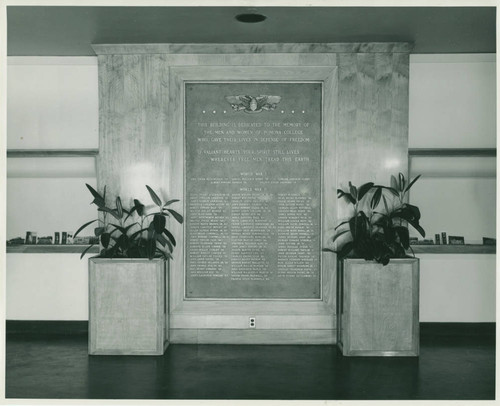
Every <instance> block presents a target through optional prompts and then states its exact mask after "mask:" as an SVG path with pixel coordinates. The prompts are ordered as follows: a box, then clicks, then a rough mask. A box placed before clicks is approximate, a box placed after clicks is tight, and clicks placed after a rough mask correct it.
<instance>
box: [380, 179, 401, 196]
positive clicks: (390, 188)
mask: <svg viewBox="0 0 500 406" xmlns="http://www.w3.org/2000/svg"><path fill="white" fill-rule="evenodd" d="M393 178H394V176H393ZM394 179H396V178H394ZM382 188H384V189H386V190H388V191H389V192H391V193H392V194H393V195H394V196H396V197H399V192H398V191H397V189H395V188H393V187H388V186H382Z"/></svg>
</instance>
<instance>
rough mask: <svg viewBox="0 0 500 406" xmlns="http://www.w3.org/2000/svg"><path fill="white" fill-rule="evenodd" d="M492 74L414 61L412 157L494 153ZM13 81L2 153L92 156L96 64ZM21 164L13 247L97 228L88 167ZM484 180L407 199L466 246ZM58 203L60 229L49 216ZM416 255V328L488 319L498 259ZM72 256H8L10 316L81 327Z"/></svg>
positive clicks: (56, 64)
mask: <svg viewBox="0 0 500 406" xmlns="http://www.w3.org/2000/svg"><path fill="white" fill-rule="evenodd" d="M33 62H34V63H33ZM495 69H496V64H495V60H494V57H492V56H490V55H412V56H411V57H410V121H409V142H410V148H493V147H495V146H496V104H495V103H496V93H495V90H496V82H495ZM8 74H9V77H8V90H9V93H8V120H9V121H8V140H7V141H8V148H11V149H19V148H61V149H66V148H97V145H98V136H97V126H98V125H97V123H98V117H97V115H98V101H97V66H96V58H40V57H32V58H9V67H8ZM40 78H42V79H43V80H39V79H40ZM24 105H26V106H27V108H24V107H23V106H24ZM10 161H11V160H10ZM47 162H49V161H47ZM16 165H17V166H16ZM37 165H39V164H37V163H36V162H34V161H32V162H31V163H29V165H28V166H29V168H36V167H37ZM22 166H23V165H18V164H13V163H12V161H11V163H10V164H9V171H10V176H9V178H8V183H7V186H8V192H7V193H8V196H7V199H8V207H7V210H8V221H7V226H8V229H7V233H8V235H9V236H10V237H13V236H17V234H19V233H21V232H22V231H23V230H24V231H26V230H28V229H30V230H31V229H33V227H36V228H37V230H33V231H38V232H39V233H43V231H42V230H46V231H47V233H48V232H49V231H52V229H57V230H61V231H62V230H68V231H69V230H72V229H73V228H74V226H75V223H76V224H78V225H79V224H81V223H82V222H83V221H84V220H85V219H87V218H89V220H90V219H92V218H94V217H93V213H94V212H93V209H92V208H91V207H90V206H89V205H88V202H90V199H88V196H89V195H88V192H87V191H86V189H85V187H84V183H85V182H86V181H88V182H90V183H92V181H93V182H94V183H93V184H95V177H94V175H90V176H89V173H90V172H89V170H88V168H89V166H88V165H87V164H81V165H80V166H79V168H80V169H78V170H76V173H77V174H76V175H75V171H71V170H69V169H67V170H66V175H64V176H62V177H56V176H55V175H54V173H55V172H54V169H53V168H54V167H57V163H55V162H54V161H52V163H51V164H50V165H47V166H45V165H44V167H43V168H42V169H40V171H41V177H40V176H39V177H36V176H34V175H33V174H35V173H38V172H39V171H38V170H33V169H29V170H28V172H26V173H24V175H23V172H22V170H20V169H19V168H20V167H22ZM66 168H67V167H66ZM85 168H87V169H85ZM30 171H31V172H30ZM63 172H64V171H63ZM444 172H446V171H444ZM78 173H79V175H78ZM448 173H454V171H448ZM481 173H482V175H481V174H480V175H478V173H475V174H474V175H473V176H469V175H467V174H463V175H464V176H460V177H456V176H455V177H454V179H452V180H450V178H449V176H439V177H435V176H431V175H429V174H428V175H426V176H424V177H423V178H422V179H421V180H420V181H419V182H417V184H415V186H414V190H413V193H412V195H411V200H412V202H414V203H416V204H417V205H419V206H420V207H421V209H422V215H423V218H422V222H423V225H424V228H426V230H427V231H428V234H430V235H433V234H434V233H435V232H438V231H447V232H448V234H453V233H456V234H458V235H466V236H467V239H469V240H471V241H475V240H479V239H480V238H481V237H482V236H494V235H495V234H496V230H495V227H494V225H495V221H493V220H491V219H492V218H494V216H495V207H496V203H495V195H496V189H495V186H496V178H495V177H494V176H492V171H491V165H489V166H488V165H487V169H485V170H484V171H483V172H481ZM485 173H486V175H485ZM44 174H45V175H44ZM71 174H72V175H71ZM441 175H443V172H442V173H441ZM450 182H451V183H450ZM453 182H455V183H453ZM80 186H81V187H80ZM440 191H441V193H440ZM443 191H444V193H443ZM465 195H467V196H468V197H464V196H465ZM53 199H56V200H57V201H59V203H57V204H58V206H57V209H56V210H53V211H54V212H55V211H57V210H60V211H61V212H62V213H64V214H63V215H62V216H60V218H65V219H66V220H64V223H57V221H59V220H58V218H59V217H58V216H53V214H49V213H51V210H52V204H53ZM35 206H37V207H35ZM88 210H90V212H89V211H88ZM44 213H45V215H44ZM51 216H52V217H51ZM89 216H90V217H89ZM465 217H467V218H465ZM82 219H83V221H82ZM461 224H463V226H461ZM437 230H438V231H437ZM54 231H55V230H54ZM39 235H40V234H39ZM420 257H421V285H420V286H421V289H420V297H421V302H420V306H421V311H420V320H421V321H423V322H484V321H495V277H496V276H495V273H496V270H495V255H449V254H448V255H444V254H443V255H430V254H426V255H420ZM78 258H79V255H78V254H8V255H7V318H8V319H12V320H16V319H17V320H86V319H87V317H88V313H87V279H86V278H87V273H86V266H87V265H86V264H87V263H86V260H82V261H80V260H79V259H78Z"/></svg>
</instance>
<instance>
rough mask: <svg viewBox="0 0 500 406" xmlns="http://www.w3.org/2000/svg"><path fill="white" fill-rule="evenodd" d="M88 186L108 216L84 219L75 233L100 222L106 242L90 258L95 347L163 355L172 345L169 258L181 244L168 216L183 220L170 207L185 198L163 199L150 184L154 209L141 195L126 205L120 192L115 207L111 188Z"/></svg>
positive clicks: (97, 231)
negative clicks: (108, 197) (108, 192)
mask: <svg viewBox="0 0 500 406" xmlns="http://www.w3.org/2000/svg"><path fill="white" fill-rule="evenodd" d="M87 188H88V189H89V190H90V193H91V194H92V196H93V197H94V200H93V201H92V203H93V204H95V205H96V206H97V210H98V211H99V212H101V213H102V219H101V218H98V219H95V220H92V221H89V222H87V223H85V224H83V225H82V226H81V227H80V228H79V229H78V230H77V232H76V233H75V236H76V235H77V234H78V233H80V232H81V231H82V230H83V229H85V228H86V227H88V226H89V225H90V224H93V223H96V222H97V227H95V229H94V233H95V235H96V236H97V237H99V241H100V244H101V246H102V249H101V251H100V253H99V255H98V256H96V257H93V258H90V259H89V353H90V354H106V355H120V354H122V355H125V354H127V355H161V354H163V353H164V352H165V349H166V347H167V345H168V317H167V315H168V288H167V286H166V285H167V283H168V266H167V265H168V262H167V260H169V259H172V252H173V250H174V247H175V245H176V240H175V238H174V236H173V235H172V233H171V232H170V231H169V230H168V229H167V226H166V225H167V218H168V217H172V218H174V220H176V221H177V222H179V223H182V222H183V217H182V215H180V214H179V213H178V212H177V211H175V210H174V209H172V208H171V207H170V205H172V204H173V203H175V202H178V201H179V200H177V199H173V200H168V201H166V202H165V203H163V202H162V200H161V199H160V197H159V196H158V195H157V194H156V193H155V192H154V191H153V189H151V188H150V187H149V186H146V188H147V190H148V192H149V195H150V196H151V199H152V201H153V203H154V205H153V208H152V210H151V208H150V207H146V206H145V205H144V204H143V203H141V202H140V201H139V200H137V199H133V206H132V207H131V208H130V209H125V208H124V207H123V205H122V201H121V199H120V197H116V199H115V207H109V206H108V205H106V188H104V192H103V194H102V195H101V194H100V193H98V192H97V191H96V190H95V189H94V188H92V187H91V186H90V185H87ZM110 217H111V219H110ZM92 246H93V244H91V245H90V246H89V247H87V248H86V249H85V251H84V252H83V253H82V254H81V257H80V258H82V257H83V256H84V255H85V253H86V252H87V251H88V250H89V249H90V248H91V247H92Z"/></svg>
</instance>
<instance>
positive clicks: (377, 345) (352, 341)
mask: <svg viewBox="0 0 500 406" xmlns="http://www.w3.org/2000/svg"><path fill="white" fill-rule="evenodd" d="M419 177H420V175H419V176H417V177H416V178H415V179H413V180H412V181H411V182H407V181H406V178H405V176H404V175H403V174H401V173H400V174H399V175H398V178H396V177H394V176H391V186H388V187H387V186H380V185H375V184H374V183H372V182H369V183H365V184H363V185H362V186H360V187H359V188H357V187H355V186H353V185H352V184H351V182H349V189H348V190H347V191H344V190H342V189H338V190H337V196H338V198H339V199H340V198H342V199H344V200H346V201H347V202H348V203H349V204H350V205H352V209H353V210H352V215H351V216H350V218H348V219H346V220H345V221H342V222H341V223H340V224H339V225H338V226H337V227H336V230H337V231H336V234H335V235H334V236H333V238H332V242H337V249H336V250H335V249H333V248H324V249H323V251H329V252H334V253H336V254H337V258H338V260H339V262H338V263H339V267H338V270H337V343H338V345H339V347H340V348H341V350H342V352H343V354H344V355H365V356H370V355H398V356H416V355H418V353H419V319H418V312H419V306H418V301H419V262H418V259H417V258H414V256H410V255H408V253H407V250H411V247H410V238H409V231H408V226H409V225H411V226H412V227H413V228H415V229H416V230H417V231H418V232H419V233H420V234H421V235H422V236H424V237H425V231H424V229H423V228H422V227H421V225H420V210H419V209H418V207H416V206H414V205H411V204H409V203H407V201H406V200H407V194H408V191H409V190H410V189H411V187H412V186H413V185H414V184H415V182H416V181H417V180H418V178H419ZM381 202H382V203H383V204H381ZM379 206H383V207H382V208H381V209H379Z"/></svg>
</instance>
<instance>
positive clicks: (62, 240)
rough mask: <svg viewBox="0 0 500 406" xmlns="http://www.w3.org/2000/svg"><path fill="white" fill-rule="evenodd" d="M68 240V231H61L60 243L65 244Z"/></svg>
mask: <svg viewBox="0 0 500 406" xmlns="http://www.w3.org/2000/svg"><path fill="white" fill-rule="evenodd" d="M67 241H68V233H67V232H66V231H63V232H62V238H61V244H62V245H66V243H67Z"/></svg>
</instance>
